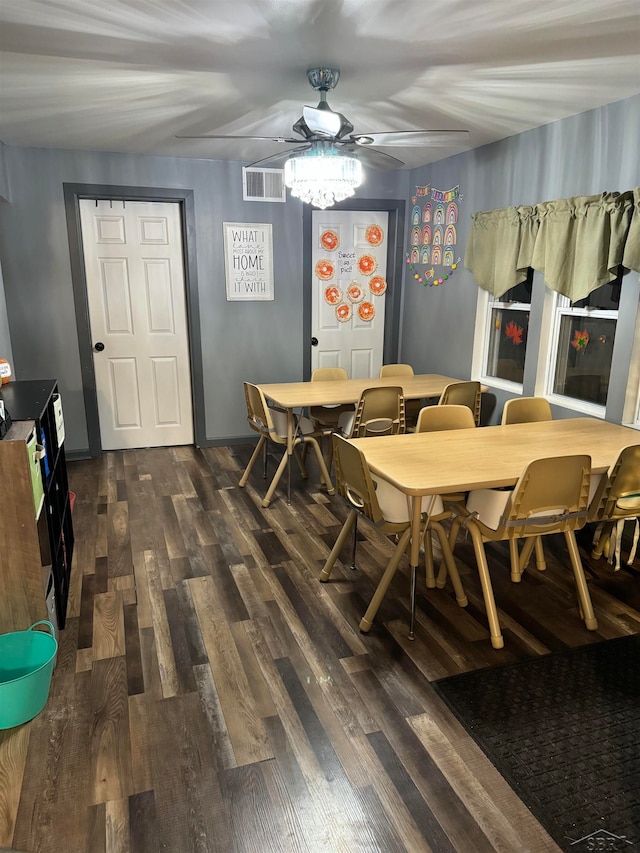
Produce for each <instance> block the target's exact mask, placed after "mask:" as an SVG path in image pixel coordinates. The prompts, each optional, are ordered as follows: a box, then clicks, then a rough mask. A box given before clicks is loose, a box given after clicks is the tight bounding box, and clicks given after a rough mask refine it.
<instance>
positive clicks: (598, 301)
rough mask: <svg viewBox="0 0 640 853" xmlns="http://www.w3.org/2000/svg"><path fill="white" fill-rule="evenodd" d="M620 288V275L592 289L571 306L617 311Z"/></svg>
mask: <svg viewBox="0 0 640 853" xmlns="http://www.w3.org/2000/svg"><path fill="white" fill-rule="evenodd" d="M621 289H622V277H621V276H620V275H618V278H616V279H614V280H613V281H610V282H609V283H608V284H603V285H602V286H601V287H598V288H596V290H592V291H591V293H590V294H589V295H588V296H586V297H585V298H584V299H579V300H578V301H577V302H574V303H573V308H599V309H600V310H601V311H617V310H618V308H619V307H620V291H621Z"/></svg>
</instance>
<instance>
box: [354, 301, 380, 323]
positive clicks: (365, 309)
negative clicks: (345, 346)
mask: <svg viewBox="0 0 640 853" xmlns="http://www.w3.org/2000/svg"><path fill="white" fill-rule="evenodd" d="M375 313H376V309H375V308H374V307H373V305H372V304H371V303H370V302H363V303H362V304H361V305H358V316H359V317H360V319H361V320H364V321H365V322H366V323H368V322H369V321H370V320H373V318H374V316H375Z"/></svg>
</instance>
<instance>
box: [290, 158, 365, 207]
mask: <svg viewBox="0 0 640 853" xmlns="http://www.w3.org/2000/svg"><path fill="white" fill-rule="evenodd" d="M284 182H285V184H286V185H287V186H288V187H289V189H290V190H291V195H293V196H295V197H296V198H299V199H301V200H302V201H303V202H306V203H307V204H313V205H314V206H315V207H319V208H320V209H321V210H325V209H326V208H327V207H332V206H333V205H334V204H335V203H336V202H338V201H342V200H343V199H345V198H348V197H349V196H352V195H353V194H354V192H355V190H356V188H357V187H359V186H360V184H361V183H362V164H361V163H360V161H359V160H358V158H357V157H354V156H352V155H350V154H343V153H342V152H341V151H338V149H337V148H336V147H335V145H333V144H332V143H324V142H315V143H313V147H312V148H310V149H309V150H308V151H305V152H303V153H302V154H296V155H294V156H293V157H290V158H289V159H288V160H287V162H286V163H285V164H284Z"/></svg>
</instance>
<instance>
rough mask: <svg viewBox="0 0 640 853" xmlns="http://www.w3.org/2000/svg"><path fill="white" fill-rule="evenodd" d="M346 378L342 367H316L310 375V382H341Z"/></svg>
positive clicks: (345, 372) (346, 374)
mask: <svg viewBox="0 0 640 853" xmlns="http://www.w3.org/2000/svg"><path fill="white" fill-rule="evenodd" d="M348 378H349V374H348V373H347V371H346V370H345V369H344V367H316V369H315V370H314V371H313V372H312V373H311V381H312V382H334V381H335V382H341V381H343V380H344V379H348Z"/></svg>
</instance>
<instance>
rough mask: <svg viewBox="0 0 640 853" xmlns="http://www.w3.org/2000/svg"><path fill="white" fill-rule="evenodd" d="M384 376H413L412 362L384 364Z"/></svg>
mask: <svg viewBox="0 0 640 853" xmlns="http://www.w3.org/2000/svg"><path fill="white" fill-rule="evenodd" d="M383 376H413V367H411V365H410V364H383V365H382V367H381V368H380V377H381V378H382V377H383Z"/></svg>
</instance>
